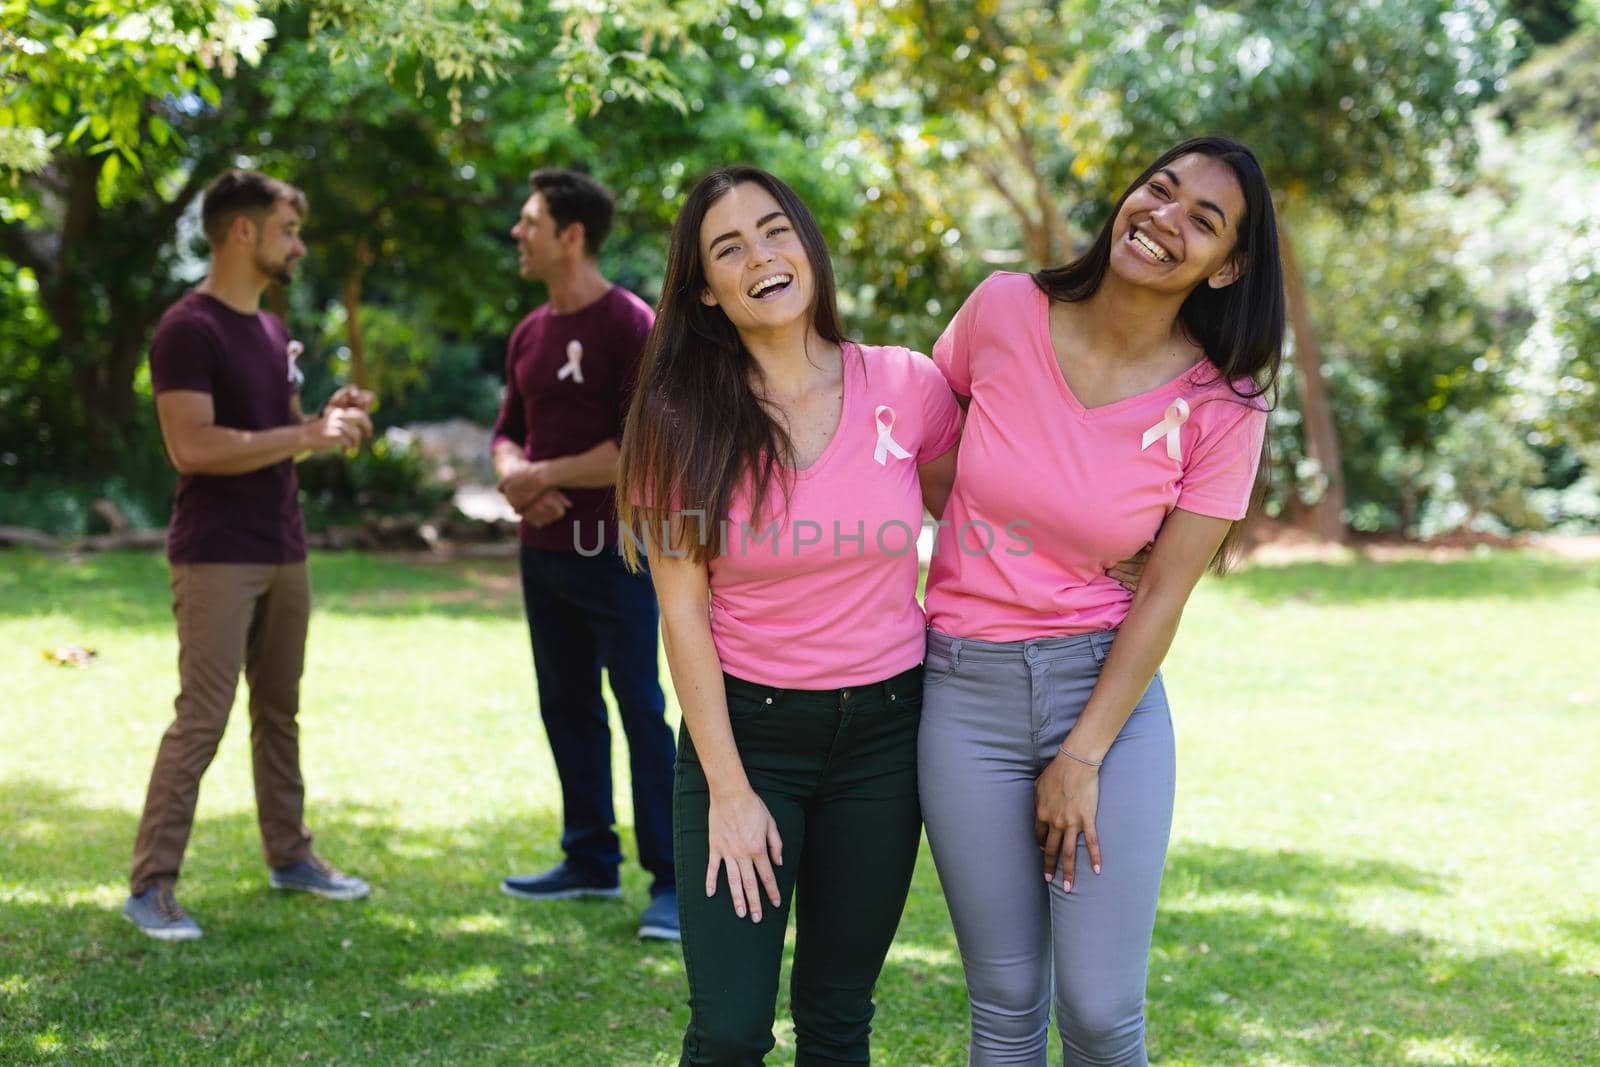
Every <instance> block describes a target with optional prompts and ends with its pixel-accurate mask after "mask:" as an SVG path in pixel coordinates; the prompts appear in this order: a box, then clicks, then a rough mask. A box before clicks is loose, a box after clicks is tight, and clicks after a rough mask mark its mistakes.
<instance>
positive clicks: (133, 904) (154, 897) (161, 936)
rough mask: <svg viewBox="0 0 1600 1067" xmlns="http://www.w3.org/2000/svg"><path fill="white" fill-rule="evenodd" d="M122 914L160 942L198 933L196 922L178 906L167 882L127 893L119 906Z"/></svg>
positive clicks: (192, 936) (195, 936)
mask: <svg viewBox="0 0 1600 1067" xmlns="http://www.w3.org/2000/svg"><path fill="white" fill-rule="evenodd" d="M122 914H123V915H124V916H126V917H127V919H128V921H129V922H131V923H133V925H135V926H137V927H138V928H139V929H141V930H143V931H144V932H145V933H147V934H149V935H150V936H151V937H153V938H156V939H157V940H160V941H193V940H195V939H196V938H198V937H199V936H200V924H199V923H197V922H195V921H194V920H193V919H191V918H190V917H189V915H188V913H187V912H185V911H184V910H183V908H181V907H180V906H179V905H178V898H177V897H175V896H173V895H172V887H171V886H170V885H154V886H151V887H150V888H149V889H146V890H145V891H144V892H143V893H139V894H137V895H135V896H130V897H129V898H128V899H127V901H126V902H124V903H123V905H122Z"/></svg>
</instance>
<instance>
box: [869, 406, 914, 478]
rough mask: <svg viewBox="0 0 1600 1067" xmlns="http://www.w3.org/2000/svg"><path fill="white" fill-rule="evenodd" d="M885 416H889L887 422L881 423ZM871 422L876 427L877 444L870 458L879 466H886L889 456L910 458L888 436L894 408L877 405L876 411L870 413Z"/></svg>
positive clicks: (908, 453)
mask: <svg viewBox="0 0 1600 1067" xmlns="http://www.w3.org/2000/svg"><path fill="white" fill-rule="evenodd" d="M885 415H888V416H889V421H888V422H884V421H883V417H884V416H885ZM872 421H873V422H874V423H875V424H876V425H877V427H878V444H877V446H876V447H875V448H873V450H872V458H873V459H874V460H876V461H877V462H878V465H879V466H883V465H885V464H887V463H888V462H889V457H890V456H893V457H894V458H895V459H910V458H911V453H910V452H907V451H906V450H905V449H903V448H901V447H900V442H898V441H896V440H895V439H894V438H893V437H891V436H890V435H889V431H890V430H893V429H894V408H892V407H890V406H889V405H888V404H879V405H878V408H877V410H876V411H874V412H873V413H872Z"/></svg>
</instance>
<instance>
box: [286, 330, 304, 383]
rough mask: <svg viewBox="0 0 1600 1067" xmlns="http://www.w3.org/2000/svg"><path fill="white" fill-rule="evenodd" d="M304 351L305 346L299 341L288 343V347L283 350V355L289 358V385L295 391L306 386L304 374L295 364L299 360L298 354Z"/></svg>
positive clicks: (298, 365) (297, 364)
mask: <svg viewBox="0 0 1600 1067" xmlns="http://www.w3.org/2000/svg"><path fill="white" fill-rule="evenodd" d="M305 350H306V346H305V345H303V344H301V343H300V342H299V341H290V342H289V347H288V348H286V349H284V353H285V354H286V355H287V356H288V357H289V384H290V385H292V386H294V387H295V388H296V389H299V388H300V387H301V386H302V385H305V384H306V372H305V371H303V370H301V369H300V364H299V363H298V362H296V361H297V360H299V358H300V353H302V352H304V351H305Z"/></svg>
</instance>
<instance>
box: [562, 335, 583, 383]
mask: <svg viewBox="0 0 1600 1067" xmlns="http://www.w3.org/2000/svg"><path fill="white" fill-rule="evenodd" d="M568 378H571V379H572V380H573V381H574V382H576V383H578V384H579V385H582V384H583V342H582V341H577V340H573V341H568V342H567V365H566V366H565V367H562V368H561V369H560V370H559V371H557V372H556V381H558V382H564V381H566V380H567V379H568Z"/></svg>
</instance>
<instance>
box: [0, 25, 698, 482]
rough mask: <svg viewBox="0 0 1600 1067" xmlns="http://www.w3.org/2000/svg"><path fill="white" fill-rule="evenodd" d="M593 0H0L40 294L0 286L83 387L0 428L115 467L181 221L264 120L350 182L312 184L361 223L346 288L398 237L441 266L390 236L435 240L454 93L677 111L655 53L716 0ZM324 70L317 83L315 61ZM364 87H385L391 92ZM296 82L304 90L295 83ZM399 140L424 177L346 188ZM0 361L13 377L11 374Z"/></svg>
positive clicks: (17, 172) (55, 451)
mask: <svg viewBox="0 0 1600 1067" xmlns="http://www.w3.org/2000/svg"><path fill="white" fill-rule="evenodd" d="M525 7H526V8H527V9H528V10H529V14H528V18H529V19H531V20H534V21H539V22H541V23H542V24H544V25H547V26H550V27H553V31H551V32H549V34H548V40H549V45H550V47H549V48H548V49H546V50H545V51H542V52H541V53H539V54H538V55H536V56H534V62H533V63H531V64H529V65H527V66H525V67H520V66H518V65H517V64H516V62H515V60H516V58H517V57H518V56H520V55H521V54H522V44H521V42H522V41H523V40H524V39H525V38H524V37H523V36H521V35H520V34H519V33H518V32H516V31H517V30H519V29H521V28H523V26H522V24H521V23H520V22H519V21H518V20H520V19H522V18H523V17H524V8H525ZM607 7H608V10H607V12H606V14H605V17H604V18H603V19H602V18H600V17H599V15H598V12H599V11H600V10H601V7H600V6H596V5H587V4H573V3H564V4H560V5H555V4H551V5H543V4H538V5H536V4H528V5H523V4H521V3H516V2H512V0H337V2H334V0H326V2H308V3H306V4H304V5H289V4H285V3H275V2H269V3H264V4H258V3H255V2H253V0H173V2H170V3H165V4H160V3H157V4H149V3H144V2H134V0H29V2H23V0H0V9H3V11H4V13H5V19H4V25H5V26H6V27H7V29H6V34H7V39H6V42H5V43H6V45H7V47H6V48H5V49H4V50H3V51H0V126H4V127H8V128H12V129H14V130H16V131H20V132H19V133H14V134H12V135H11V136H10V137H9V138H8V139H7V141H6V142H5V146H4V147H3V148H0V151H4V152H5V153H6V155H5V156H4V160H3V162H4V163H5V164H6V165H7V166H9V167H10V168H12V180H11V183H10V187H9V188H6V189H0V251H3V252H4V253H5V254H6V255H7V256H9V257H10V258H11V259H12V260H13V261H14V262H15V263H16V264H17V265H19V266H20V267H21V268H23V270H24V272H25V273H26V274H27V276H29V277H30V278H31V281H32V286H33V288H32V289H31V290H27V291H25V290H24V289H22V288H21V287H20V286H18V285H13V286H12V287H11V288H10V289H9V290H8V295H14V296H15V297H16V298H17V299H18V300H19V302H20V303H24V304H29V305H31V306H34V307H36V308H38V309H42V311H43V313H44V314H45V315H46V316H47V317H48V319H49V320H50V322H51V325H52V326H53V328H54V330H53V333H54V337H53V339H52V340H51V341H49V342H48V343H49V344H50V345H51V346H52V347H53V351H51V352H49V353H48V354H47V358H46V362H47V363H49V364H51V365H52V367H54V366H55V365H57V364H59V365H60V366H63V367H64V368H65V369H66V373H68V374H70V375H71V379H72V387H73V390H74V392H75V394H76V396H77V399H78V404H77V405H76V410H75V411H74V412H73V417H72V418H71V419H70V420H67V421H62V422H58V423H55V424H54V427H53V436H52V438H51V439H50V440H49V441H48V442H47V441H45V440H42V439H40V438H38V437H33V438H31V440H30V438H29V430H30V427H29V426H26V425H13V426H8V427H7V428H6V431H5V442H4V448H5V450H7V451H10V452H16V453H19V454H21V455H24V456H26V457H27V459H28V463H29V464H35V463H37V462H38V461H39V460H41V459H43V457H44V456H45V455H47V454H48V455H49V457H50V460H51V461H52V462H56V463H65V464H67V465H69V466H72V465H80V466H81V465H83V464H85V463H86V462H88V461H90V460H93V461H94V462H96V463H97V464H98V465H99V466H100V467H102V468H110V467H114V466H115V465H116V464H117V463H118V462H119V461H120V459H121V457H122V455H123V453H124V451H125V447H126V445H127V443H128V439H129V434H130V432H131V428H132V427H133V426H134V425H135V421H136V417H135V392H134V384H135V377H136V373H137V370H138V367H139V364H140V360H141V358H142V355H143V350H144V346H145V344H146V343H147V341H148V338H149V333H150V330H151V328H152V327H153V325H154V322H155V319H156V317H157V316H158V315H159V314H160V311H161V309H162V308H164V307H165V306H167V304H169V303H170V302H171V301H172V300H173V299H174V298H175V297H176V296H177V295H178V293H179V292H180V291H181V289H182V287H183V283H184V280H183V279H180V278H178V277H176V276H175V275H174V272H173V270H172V265H173V264H174V263H175V262H176V261H178V260H179V259H181V255H180V254H179V252H180V250H178V249H175V247H174V241H175V239H176V236H177V226H178V222H179V220H180V219H181V218H182V217H183V216H184V213H185V211H186V210H188V208H189V206H190V205H191V203H192V202H193V201H194V200H195V198H196V197H197V196H198V194H199V192H200V190H201V188H202V187H203V185H204V183H205V181H207V180H208V179H209V178H210V177H211V176H212V175H213V174H215V173H216V171H217V170H219V169H220V168H221V167H223V166H225V165H227V164H229V163H232V162H234V161H236V160H237V159H239V158H241V157H243V158H246V159H249V158H253V157H254V155H255V154H257V153H262V150H263V149H265V148H268V147H270V144H267V143H263V141H262V140H261V136H262V134H266V135H267V136H268V137H274V136H276V137H278V138H279V140H280V142H281V140H282V135H283V134H284V133H285V132H290V131H292V135H293V136H296V137H304V138H306V139H307V140H309V141H310V142H312V143H311V145H310V147H311V149H312V150H313V151H315V150H316V148H317V147H318V145H317V144H316V141H317V140H318V136H319V134H320V135H321V136H322V144H321V148H322V149H323V151H324V153H325V158H330V157H331V158H330V162H331V163H332V164H333V165H334V166H335V167H337V166H341V165H342V166H343V167H344V168H345V173H346V175H347V176H348V177H349V178H350V179H351V180H349V181H345V182H343V183H342V184H341V183H340V182H339V177H340V175H339V174H336V173H333V172H332V171H331V170H330V169H329V168H327V167H324V168H321V169H320V170H319V173H320V174H321V175H324V176H325V179H324V180H323V181H322V182H321V185H322V186H324V188H321V189H319V190H318V191H320V192H324V193H326V194H327V196H326V198H325V199H326V203H327V205H328V209H329V212H330V220H333V221H336V223H337V225H335V226H333V227H331V228H330V229H329V231H328V233H329V235H330V236H332V235H334V234H342V233H346V232H348V231H349V230H350V229H351V228H353V227H354V226H356V225H357V224H370V225H368V228H369V229H370V230H371V236H370V237H368V239H367V244H366V245H364V246H363V244H362V243H361V239H360V238H359V237H356V238H350V239H348V240H346V241H344V242H339V241H334V242H330V255H331V256H332V257H333V262H334V264H335V270H336V271H340V272H342V273H343V275H344V279H345V280H348V279H349V277H350V276H351V275H352V274H353V273H354V268H352V267H350V266H349V265H348V264H349V263H350V262H354V263H358V264H359V263H361V262H362V261H363V260H365V259H366V258H368V257H371V258H372V259H374V260H376V259H377V258H378V257H380V256H382V255H384V254H386V253H387V252H389V251H390V249H393V250H394V251H393V252H392V254H393V255H404V254H407V253H405V252H400V251H399V249H400V247H401V246H402V245H407V246H408V249H407V251H408V252H410V254H412V255H413V256H414V257H415V260H414V262H413V264H412V267H413V268H419V265H426V264H431V263H437V262H438V258H437V257H430V256H429V255H428V253H427V251H426V250H425V249H424V247H423V246H422V245H419V244H418V243H417V242H406V241H403V240H401V239H400V238H403V237H411V236H415V234H416V233H417V232H418V229H419V228H425V227H427V226H429V225H431V226H432V232H433V233H435V234H437V233H439V232H441V230H442V229H443V228H444V227H443V223H442V221H441V217H440V215H439V214H437V212H441V211H449V210H451V208H452V207H453V204H452V203H451V202H450V199H449V197H448V196H446V195H444V191H443V185H444V180H443V173H444V171H443V168H442V166H440V165H439V164H440V159H441V157H447V156H448V152H449V150H450V142H451V140H452V136H451V135H450V134H448V133H445V132H443V131H444V130H445V129H446V127H447V126H449V125H450V124H451V122H452V120H454V119H457V118H459V117H460V111H461V100H462V92H461V90H462V86H463V85H465V84H479V83H482V82H495V81H500V80H503V79H505V78H508V77H509V76H510V75H512V74H513V73H518V74H520V75H521V76H522V77H523V78H524V79H525V84H528V85H529V86H530V90H529V92H528V96H529V98H530V99H536V100H537V104H536V106H537V108H538V109H539V110H554V111H558V112H560V113H562V114H568V107H569V103H581V104H583V105H584V107H585V108H587V109H592V108H593V107H594V106H596V105H598V104H599V103H600V102H602V101H603V100H604V99H605V98H606V97H607V96H610V97H611V98H614V99H622V98H627V99H635V100H639V99H661V98H664V99H665V100H667V101H668V102H669V103H670V102H671V101H672V100H673V99H674V98H675V93H676V90H675V89H674V87H673V85H672V79H671V75H670V72H669V71H668V70H667V68H666V67H664V66H663V65H662V64H661V62H660V58H659V56H658V55H657V54H656V51H657V50H658V49H660V48H664V47H676V46H679V45H681V44H682V43H683V41H684V39H685V38H684V34H685V33H686V32H687V31H688V30H689V29H690V28H692V27H693V26H694V25H695V24H696V22H695V20H696V19H700V20H704V19H707V18H710V17H711V8H710V6H709V5H707V4H705V3H694V4H687V5H677V6H674V5H668V4H666V3H664V2H663V0H631V2H628V3H623V4H620V5H607ZM268 14H271V15H274V16H276V17H277V18H278V19H279V21H280V22H281V23H282V24H283V26H285V27H288V28H290V29H291V30H293V31H294V32H293V33H292V34H291V35H290V39H288V40H285V41H284V42H281V43H280V44H279V45H278V46H273V45H271V44H270V43H269V42H271V40H272V39H273V38H274V36H275V35H276V33H277V31H278V29H279V25H278V24H276V23H274V22H273V21H272V20H271V19H269V18H267V17H266V16H267V15H268ZM279 55H281V56H282V57H283V58H284V60H285V61H286V62H287V65H288V67H289V68H291V69H292V70H293V71H294V72H296V73H298V74H299V75H301V77H300V78H298V79H286V80H285V81H280V80H278V79H277V77H276V75H277V74H279V73H280V72H281V71H280V69H279V66H278V65H277V64H276V63H273V64H271V65H270V67H269V66H268V57H269V56H279ZM330 62H331V63H332V66H333V69H332V71H324V72H323V73H324V75H325V76H324V77H323V78H321V79H320V80H319V79H318V78H317V77H315V76H314V75H313V73H312V72H313V71H315V70H317V69H318V68H319V67H323V68H325V67H327V66H328V64H329V63H330ZM469 79H475V81H471V82H469ZM376 81H382V82H383V83H384V85H385V86H389V85H390V83H391V82H393V83H394V84H393V85H392V86H391V87H389V88H387V89H386V91H387V92H388V96H389V98H390V99H389V100H388V101H385V100H383V99H382V98H381V93H380V92H379V91H378V90H376V89H375V88H374V82H376ZM575 85H577V86H585V87H588V89H587V90H585V91H583V92H579V91H577V90H574V88H573V87H574V86H575ZM294 88H299V89H302V90H305V91H306V92H308V93H310V94H312V95H310V96H305V97H301V96H293V95H291V94H292V90H293V89H294ZM588 90H592V91H593V92H594V93H595V94H596V95H595V97H594V99H592V100H591V99H590V98H589V96H588V95H586V93H587V92H588ZM407 94H413V96H412V97H407ZM430 94H434V95H436V96H438V97H439V98H440V99H439V101H437V102H436V105H435V106H433V107H431V108H430V107H428V106H422V107H420V108H411V109H410V112H409V113H406V114H397V113H396V111H397V110H398V111H401V112H406V111H407V108H406V107H397V105H395V104H394V102H393V101H395V100H401V99H408V100H413V99H415V98H416V97H417V96H420V97H422V98H423V99H424V100H426V98H427V97H428V96H429V95H430ZM408 106H409V105H408ZM319 110H320V112H321V113H320V114H319V113H318V112H319ZM441 111H442V112H443V116H442V117H441V116H440V115H439V113H440V112H441ZM302 112H303V114H302ZM319 120H320V126H319V124H318V123H319ZM341 123H342V124H343V126H342V129H341V128H340V124H341ZM330 126H331V127H334V128H333V129H329V127H330ZM341 133H342V134H343V135H344V139H343V140H339V139H338V138H339V136H340V134H341ZM380 141H381V142H384V144H383V145H381V146H379V145H377V142H380ZM430 142H431V143H430ZM441 142H442V144H441ZM19 145H20V146H21V147H20V148H19ZM41 150H42V151H43V153H45V155H43V156H41ZM406 152H409V153H410V155H409V156H406V159H405V161H406V162H412V161H414V160H413V159H412V158H411V157H415V156H422V157H432V159H431V161H430V162H429V164H428V165H427V166H425V167H423V168H422V169H421V170H420V171H418V172H417V173H416V174H415V175H413V177H414V178H415V180H416V181H417V182H418V183H420V184H419V185H417V186H416V187H413V188H410V189H407V188H406V187H405V186H404V185H403V184H402V183H401V182H397V181H388V180H386V181H384V182H383V183H382V184H381V185H379V186H376V187H375V190H374V191H368V192H363V191H362V190H361V189H358V188H356V187H355V185H356V182H357V181H359V180H361V179H363V178H367V177H372V176H373V171H372V170H371V169H370V166H376V165H381V163H380V161H384V160H386V161H388V162H389V163H390V164H391V165H392V164H394V163H395V162H396V161H397V159H398V158H399V156H400V155H401V154H403V153H406ZM341 155H342V156H343V158H342V159H341V158H340V156H341ZM406 174H407V171H406V170H404V169H402V170H399V171H390V172H387V173H385V174H383V175H381V176H382V177H384V178H396V179H402V180H403V178H404V177H405V176H406ZM297 176H298V175H297ZM308 184H309V183H308ZM395 185H399V186H400V188H399V189H398V190H395V189H393V188H392V187H393V186H395ZM384 189H389V190H390V191H397V192H399V193H400V194H402V195H405V196H406V197H407V198H406V199H405V200H404V201H394V200H392V199H391V200H390V201H389V202H388V206H387V208H386V207H385V206H383V205H379V204H377V203H376V202H375V199H374V198H375V196H377V195H379V194H378V192H377V191H380V190H384ZM450 192H451V193H453V192H454V190H450ZM399 203H405V204H406V205H407V208H409V210H407V208H401V207H399V206H398V205H399ZM386 211H387V212H388V213H387V214H386ZM430 213H432V214H430ZM407 227H409V229H408V228H407ZM412 249H414V250H415V251H414V252H411V251H410V250H412ZM19 277H20V275H19ZM454 277H455V278H456V279H457V280H458V281H459V280H460V279H463V278H467V277H470V275H468V274H466V273H465V272H458V273H457V274H456V275H455V276H454ZM458 288H459V285H458ZM446 303H448V302H447V301H446ZM5 356H7V357H8V356H9V353H8V354H5ZM0 369H3V370H5V371H6V372H7V374H8V376H9V374H10V373H11V372H12V371H13V370H20V369H25V368H13V367H11V366H5V367H3V368H0ZM51 373H54V371H53V370H52V372H51ZM47 444H48V445H49V446H50V447H49V448H48V449H47V450H46V448H45V446H46V445H47ZM24 465H27V464H24Z"/></svg>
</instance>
